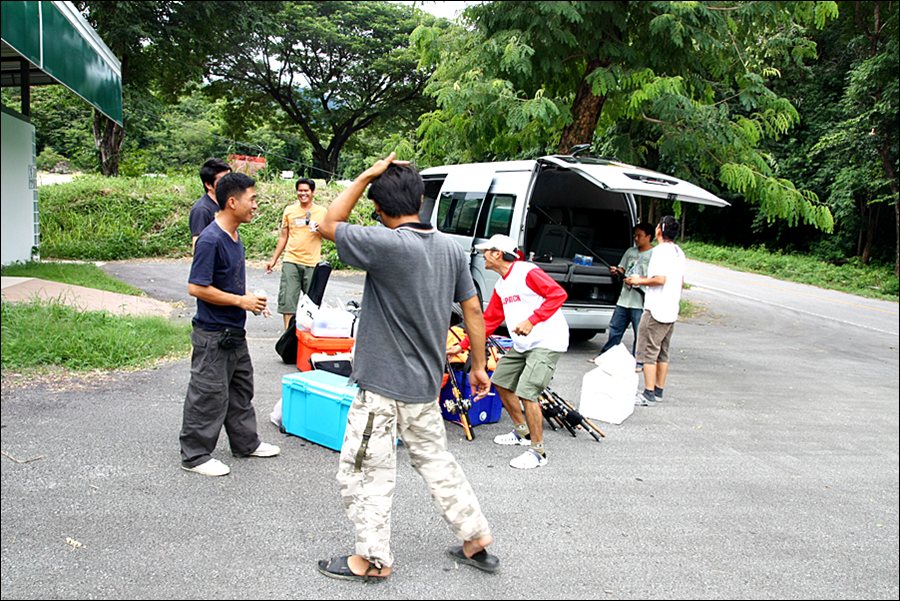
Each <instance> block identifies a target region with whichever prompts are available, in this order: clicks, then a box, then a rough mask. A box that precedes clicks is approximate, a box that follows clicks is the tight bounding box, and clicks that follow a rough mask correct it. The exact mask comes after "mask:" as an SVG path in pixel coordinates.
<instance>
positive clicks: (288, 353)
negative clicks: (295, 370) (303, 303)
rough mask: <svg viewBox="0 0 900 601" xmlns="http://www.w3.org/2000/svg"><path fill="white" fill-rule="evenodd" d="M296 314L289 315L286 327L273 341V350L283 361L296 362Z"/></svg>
mask: <svg viewBox="0 0 900 601" xmlns="http://www.w3.org/2000/svg"><path fill="white" fill-rule="evenodd" d="M296 330H297V316H296V315H291V320H290V321H289V322H288V327H287V329H286V330H285V331H284V334H282V335H281V338H279V339H278V342H276V343H275V352H276V353H278V355H279V356H280V357H281V360H282V361H284V362H285V363H296V362H297V331H296Z"/></svg>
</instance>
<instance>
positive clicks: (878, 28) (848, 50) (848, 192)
mask: <svg viewBox="0 0 900 601" xmlns="http://www.w3.org/2000/svg"><path fill="white" fill-rule="evenodd" d="M898 4H900V3H898V2H841V3H840V9H841V17H840V20H839V21H838V22H837V23H836V24H835V26H834V27H832V28H830V30H829V31H826V32H825V35H827V36H828V37H827V43H826V44H825V45H824V48H826V52H827V55H826V56H824V57H823V58H824V59H827V60H824V61H823V64H822V67H821V68H816V69H814V71H813V75H814V78H813V79H811V81H810V83H811V85H813V86H822V87H824V86H827V85H828V83H827V80H825V81H823V80H822V79H821V77H822V76H828V75H831V74H832V73H831V72H832V71H833V66H834V65H838V66H840V67H843V68H844V69H845V70H844V72H843V73H838V74H835V75H839V76H840V77H837V78H835V79H831V80H830V81H832V82H834V81H835V80H836V83H837V84H838V89H837V90H836V92H837V93H835V94H833V96H834V98H833V100H834V103H833V105H834V106H835V107H836V109H837V114H835V115H832V116H831V117H832V118H830V119H824V120H822V121H820V122H819V123H820V124H821V125H823V126H824V127H821V128H820V131H819V133H820V136H819V137H818V139H815V140H813V141H814V142H815V144H814V145H813V147H812V148H811V150H810V153H809V154H810V155H811V156H812V157H813V158H814V159H815V161H814V162H813V164H814V165H816V166H818V167H819V169H818V170H817V171H824V172H825V173H827V174H829V175H831V177H832V179H831V181H830V182H829V186H828V195H829V196H828V198H829V200H830V202H831V203H832V205H833V206H836V207H846V208H848V209H850V210H851V211H853V212H855V213H856V217H857V219H856V220H855V224H856V227H855V228H849V229H850V233H851V235H852V234H853V233H856V234H857V235H856V236H854V237H855V238H856V239H857V244H856V249H855V250H856V254H857V255H858V256H859V257H860V259H861V260H862V262H863V263H868V262H869V260H870V258H871V257H872V256H873V254H877V251H876V249H875V245H876V243H877V239H878V232H879V229H880V228H879V225H880V222H881V219H879V217H880V216H881V215H882V214H883V213H884V211H883V210H882V209H885V208H893V217H894V228H893V246H894V252H893V259H894V272H895V275H896V274H898V273H900V185H898V156H900V153H898V143H900V128H898V123H897V116H898V114H900V85H898V84H900V77H898V73H897V66H898V64H900V51H898V40H900V31H898ZM832 86H834V84H832ZM826 116H828V113H826Z"/></svg>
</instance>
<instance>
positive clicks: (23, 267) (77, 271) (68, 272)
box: [0, 262, 144, 296]
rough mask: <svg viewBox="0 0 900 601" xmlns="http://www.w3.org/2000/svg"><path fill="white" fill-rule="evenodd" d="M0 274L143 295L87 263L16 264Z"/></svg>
mask: <svg viewBox="0 0 900 601" xmlns="http://www.w3.org/2000/svg"><path fill="white" fill-rule="evenodd" d="M0 274H2V275H4V276H14V277H20V278H40V279H42V280H50V281H52V282H62V283H64V284H72V285H75V286H85V287H87V288H96V289H98V290H106V291H108V292H116V293H119V294H130V295H132V296H143V295H144V292H143V291H142V290H140V289H139V288H135V287H134V286H131V285H130V284H126V283H125V282H123V281H121V280H117V279H116V278H114V277H111V276H109V275H107V274H106V272H104V271H103V270H102V269H100V268H99V267H97V266H96V265H91V264H88V263H52V262H51V263H47V262H43V263H16V264H13V265H8V266H6V267H3V268H2V269H0Z"/></svg>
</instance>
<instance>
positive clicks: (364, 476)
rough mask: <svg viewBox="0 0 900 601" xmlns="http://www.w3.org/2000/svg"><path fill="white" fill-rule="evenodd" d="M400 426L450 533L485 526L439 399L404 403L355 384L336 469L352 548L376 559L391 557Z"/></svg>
mask: <svg viewBox="0 0 900 601" xmlns="http://www.w3.org/2000/svg"><path fill="white" fill-rule="evenodd" d="M398 434H399V436H400V438H401V439H402V440H403V443H404V445H405V446H406V448H407V450H408V451H409V457H410V462H411V464H412V466H413V468H414V469H415V470H416V471H417V472H419V475H421V476H422V478H423V479H424V480H425V483H426V484H427V485H428V490H429V491H430V492H431V498H432V499H433V500H434V503H435V505H436V506H437V508H438V509H439V510H440V512H441V515H443V517H444V520H446V522H447V523H448V524H449V525H450V528H451V529H452V530H453V533H454V534H455V535H456V537H457V538H458V539H459V540H472V539H475V538H478V537H481V536H486V535H488V534H490V527H489V526H488V523H487V519H485V517H484V514H483V513H481V507H480V506H479V505H478V499H477V498H476V497H475V492H474V491H473V490H472V487H471V485H470V484H469V481H468V480H466V476H465V474H464V473H463V471H462V468H461V467H460V466H459V464H458V463H457V462H456V459H455V458H454V457H453V455H452V454H451V453H450V451H448V450H447V432H446V430H445V429H444V420H443V418H442V417H441V411H440V408H439V407H438V404H437V403H436V402H434V403H403V402H401V401H397V400H394V399H391V398H388V397H385V396H382V395H380V394H375V393H373V392H369V391H363V390H360V391H359V394H358V395H357V396H356V399H354V401H353V404H352V405H351V406H350V410H349V413H348V415H347V430H346V432H345V434H344V444H343V446H342V448H341V462H340V466H339V468H338V474H337V480H338V483H339V484H340V487H341V497H342V498H343V501H344V507H345V508H346V510H347V516H348V517H349V518H350V521H351V522H353V525H354V527H355V528H356V554H357V555H361V556H362V557H365V558H366V559H368V560H369V561H370V562H372V563H373V564H375V565H377V566H390V565H392V564H393V562H394V557H393V555H392V554H391V547H390V539H391V505H392V503H393V499H394V484H395V483H396V480H397V447H396V444H397V442H396V441H397V436H398Z"/></svg>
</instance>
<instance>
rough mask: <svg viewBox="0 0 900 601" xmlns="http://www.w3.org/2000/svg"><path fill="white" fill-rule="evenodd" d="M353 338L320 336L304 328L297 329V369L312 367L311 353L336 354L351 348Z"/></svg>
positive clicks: (309, 368) (305, 369) (308, 369)
mask: <svg viewBox="0 0 900 601" xmlns="http://www.w3.org/2000/svg"><path fill="white" fill-rule="evenodd" d="M353 342H354V340H353V338H320V337H318V336H313V335H312V333H310V332H306V331H304V330H300V329H298V330H297V369H299V370H300V371H310V370H312V369H313V366H312V364H311V363H310V357H312V355H313V353H325V354H326V355H336V354H338V353H349V352H350V351H351V350H353Z"/></svg>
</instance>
